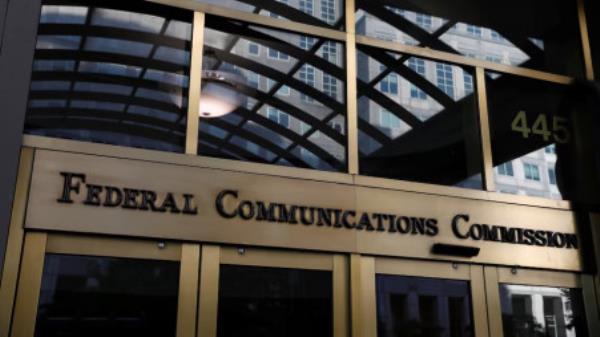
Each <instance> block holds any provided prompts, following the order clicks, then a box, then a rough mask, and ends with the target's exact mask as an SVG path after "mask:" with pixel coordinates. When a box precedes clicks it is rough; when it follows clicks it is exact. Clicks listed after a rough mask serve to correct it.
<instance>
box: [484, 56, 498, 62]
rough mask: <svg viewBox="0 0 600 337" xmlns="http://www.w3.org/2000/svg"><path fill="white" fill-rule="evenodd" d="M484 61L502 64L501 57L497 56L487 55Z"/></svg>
mask: <svg viewBox="0 0 600 337" xmlns="http://www.w3.org/2000/svg"><path fill="white" fill-rule="evenodd" d="M485 60H486V61H490V62H494V63H502V57H500V56H497V55H487V56H486V57H485Z"/></svg>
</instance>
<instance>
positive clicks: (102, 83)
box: [25, 0, 192, 152]
mask: <svg viewBox="0 0 600 337" xmlns="http://www.w3.org/2000/svg"><path fill="white" fill-rule="evenodd" d="M44 3H45V4H43V6H42V11H41V17H40V25H39V30H38V39H37V43H36V52H35V59H34V62H33V73H32V81H31V88H30V94H29V105H28V111H27V117H26V122H25V132H26V133H29V134H34V135H42V136H50V137H59V138H67V139H76V140H85V141H93V142H99V143H108V144H117V145H124V146H133V147H141V148H148V149H157V150H163V151H173V152H183V144H184V143H185V129H186V116H187V96H188V76H189V58H190V48H191V21H192V13H191V12H185V11H181V10H178V9H174V8H171V7H165V6H160V5H156V4H152V3H147V2H142V1H137V0H132V1H125V2H120V3H119V2H114V1H111V2H106V1H99V0H92V1H87V2H85V4H82V3H81V2H78V1H70V0H61V1H51V2H48V1H45V2H44Z"/></svg>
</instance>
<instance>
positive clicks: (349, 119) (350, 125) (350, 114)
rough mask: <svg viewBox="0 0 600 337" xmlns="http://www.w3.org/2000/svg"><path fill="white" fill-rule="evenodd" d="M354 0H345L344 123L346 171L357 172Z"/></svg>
mask: <svg viewBox="0 0 600 337" xmlns="http://www.w3.org/2000/svg"><path fill="white" fill-rule="evenodd" d="M354 11H355V5H354V0H346V13H345V15H346V106H347V107H348V108H347V115H346V125H347V135H348V142H347V146H348V149H347V150H348V173H350V174H358V172H359V169H358V161H359V158H358V111H357V109H358V107H357V97H358V96H357V90H356V71H357V70H356V33H355V30H354V25H355V22H354V21H355V18H354Z"/></svg>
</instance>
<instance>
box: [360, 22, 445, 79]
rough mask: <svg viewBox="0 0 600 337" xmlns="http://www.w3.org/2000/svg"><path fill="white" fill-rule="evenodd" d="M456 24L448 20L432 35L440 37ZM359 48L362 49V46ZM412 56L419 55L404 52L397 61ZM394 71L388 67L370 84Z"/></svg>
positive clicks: (402, 62) (402, 60) (405, 59)
mask: <svg viewBox="0 0 600 337" xmlns="http://www.w3.org/2000/svg"><path fill="white" fill-rule="evenodd" d="M455 24H456V23H455V22H454V21H448V22H446V23H445V24H444V25H443V26H441V27H440V28H439V29H438V30H436V31H435V32H434V33H433V34H432V36H433V37H435V38H439V37H440V36H441V35H442V34H444V33H445V32H447V31H448V30H449V29H450V28H452V27H453V26H454V25H455ZM358 49H360V47H359V48H358ZM411 57H417V56H415V55H410V54H403V55H400V58H399V59H398V60H396V62H397V63H399V64H404V62H406V61H408V59H410V58H411ZM392 71H393V70H392V69H391V68H389V67H388V68H387V69H385V70H384V71H382V72H381V73H380V74H379V75H377V76H375V78H373V79H372V80H371V81H370V82H369V85H370V86H375V84H377V83H379V81H381V80H382V79H384V78H385V77H386V76H387V75H389V74H390V73H391V72H392Z"/></svg>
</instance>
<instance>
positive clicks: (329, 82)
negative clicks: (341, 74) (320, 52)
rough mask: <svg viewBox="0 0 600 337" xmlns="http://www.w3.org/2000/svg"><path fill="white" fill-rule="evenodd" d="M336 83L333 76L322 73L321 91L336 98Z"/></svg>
mask: <svg viewBox="0 0 600 337" xmlns="http://www.w3.org/2000/svg"><path fill="white" fill-rule="evenodd" d="M337 91H338V85H337V80H336V79H335V77H333V76H331V75H328V74H323V92H324V93H325V94H326V95H327V96H329V97H333V98H336V99H337Z"/></svg>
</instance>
